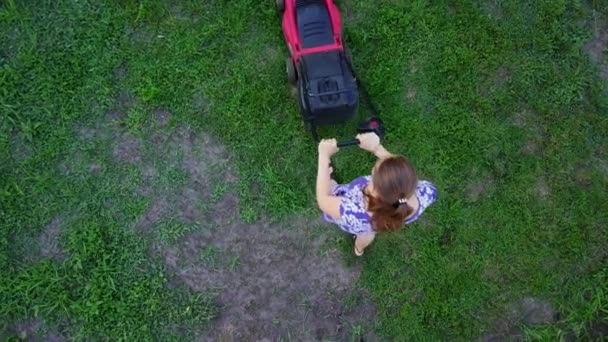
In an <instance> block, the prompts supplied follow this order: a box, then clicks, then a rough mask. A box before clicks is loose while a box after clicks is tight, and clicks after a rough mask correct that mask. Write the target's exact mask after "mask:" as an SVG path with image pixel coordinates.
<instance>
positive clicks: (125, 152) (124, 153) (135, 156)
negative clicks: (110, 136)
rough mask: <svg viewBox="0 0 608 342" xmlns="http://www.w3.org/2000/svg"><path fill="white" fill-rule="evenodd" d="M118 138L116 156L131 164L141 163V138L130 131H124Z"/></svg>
mask: <svg viewBox="0 0 608 342" xmlns="http://www.w3.org/2000/svg"><path fill="white" fill-rule="evenodd" d="M117 139H118V140H117V143H116V145H115V146H114V150H113V151H114V152H113V155H114V158H116V159H117V160H119V161H121V162H126V163H130V164H137V163H140V162H141V156H142V151H141V143H140V141H139V139H137V138H135V137H134V136H133V135H131V133H129V132H123V133H122V134H121V135H120V136H119V137H117Z"/></svg>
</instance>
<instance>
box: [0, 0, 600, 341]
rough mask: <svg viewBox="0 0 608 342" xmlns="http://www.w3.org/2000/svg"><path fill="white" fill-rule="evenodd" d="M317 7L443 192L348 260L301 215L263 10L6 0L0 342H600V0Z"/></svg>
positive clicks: (365, 167)
mask: <svg viewBox="0 0 608 342" xmlns="http://www.w3.org/2000/svg"><path fill="white" fill-rule="evenodd" d="M337 2H338V3H339V6H340V8H341V11H342V14H343V16H344V25H345V29H344V33H345V39H346V42H347V44H348V46H349V48H350V50H351V52H352V55H353V63H354V67H355V69H356V70H357V71H358V73H359V75H360V77H361V79H362V80H363V82H364V83H365V84H366V86H367V89H368V91H369V93H370V95H371V97H372V98H373V100H374V102H375V103H376V105H377V107H378V109H379V112H380V115H381V116H382V117H383V119H384V120H385V123H386V125H387V136H386V140H385V146H386V147H387V148H388V149H389V150H390V151H392V152H395V153H400V154H404V155H406V156H408V157H409V158H410V159H411V160H412V161H413V163H414V164H415V165H416V167H417V170H418V173H419V174H420V176H421V178H423V179H428V180H431V181H433V182H434V183H435V184H436V185H437V186H438V188H439V191H440V199H439V201H438V202H437V203H436V204H434V205H433V206H432V207H430V208H429V209H428V211H427V212H426V213H425V215H424V216H423V219H421V220H420V221H419V222H417V223H415V224H413V225H411V226H408V227H407V228H406V229H404V230H403V231H401V232H399V233H394V234H386V235H384V236H380V238H379V239H377V241H376V242H375V243H374V245H373V246H372V247H370V249H369V251H367V252H366V254H365V256H364V257H363V258H355V257H354V256H352V255H351V251H350V245H349V239H348V237H345V236H343V235H341V234H339V233H338V232H337V231H336V230H337V229H336V228H334V227H329V226H325V225H323V224H322V223H320V222H318V216H317V215H318V213H317V212H316V209H315V202H314V193H313V191H314V179H315V172H316V169H315V166H316V162H315V158H316V146H315V145H314V144H313V143H312V140H311V138H310V136H309V134H308V132H307V131H306V130H305V128H304V126H303V124H302V122H301V120H300V116H299V113H298V111H297V105H296V100H295V95H294V92H293V89H291V88H290V87H289V86H288V84H287V82H286V75H285V71H284V59H285V57H286V56H287V49H286V48H285V44H284V40H283V37H282V33H281V29H280V20H279V17H278V15H277V13H276V11H275V9H274V4H273V1H270V0H268V1H253V0H234V1H220V0H207V1H201V0H198V1H189V0H179V1H178V0H174V1H153V0H140V1H136V0H125V1H123V0H98V1H93V0H90V1H67V0H66V1H40V0H37V1H17V0H6V1H3V2H2V4H0V339H7V338H19V337H21V338H25V337H31V336H36V335H37V336H43V337H45V338H47V339H52V338H56V339H60V338H66V339H109V340H117V339H124V340H170V339H175V340H182V339H184V338H187V339H192V338H200V339H202V338H205V337H209V336H211V337H210V338H211V339H214V338H216V337H217V338H219V337H222V336H224V337H225V336H226V334H227V333H226V331H227V330H225V329H224V328H225V327H222V328H221V329H224V330H221V331H222V332H221V333H218V334H219V335H217V334H216V331H217V329H220V328H218V326H219V324H220V323H221V324H224V323H226V322H228V321H229V320H230V319H233V321H232V322H236V321H241V320H242V321H243V322H245V323H243V326H237V327H235V329H236V330H235V331H234V333H233V335H232V336H233V337H235V338H236V339H237V340H238V339H245V340H248V339H254V338H263V337H268V338H270V339H272V340H279V339H283V340H291V339H293V340H306V339H322V338H331V339H336V340H343V339H353V340H355V339H358V338H361V337H363V338H365V339H378V340H399V341H404V340H405V341H423V340H431V341H435V340H475V339H485V340H492V339H496V340H500V339H505V338H508V337H511V338H523V337H525V338H528V339H533V340H559V339H579V340H590V339H591V340H592V339H600V338H601V337H600V336H601V335H602V334H604V336H608V248H607V247H606V245H607V243H608V195H607V193H608V54H607V53H606V51H607V50H606V49H607V46H608V4H606V2H605V1H595V0H589V1H575V0H542V1H524V0H504V1H498V0H488V1H465V0H453V1H449V0H443V1H423V0H419V1H405V0H403V1H400V0H381V1H380V0H379V1H362V0H341V1H337ZM360 114H361V116H363V115H365V113H363V112H362V113H360ZM321 132H322V134H323V135H324V136H338V137H342V138H347V137H349V135H350V134H351V133H350V132H352V125H347V126H346V127H326V128H323V129H322V130H321ZM372 162H373V159H372V158H371V157H370V156H368V155H365V154H363V153H362V152H361V151H358V150H356V149H349V150H344V151H341V152H340V153H339V154H338V156H337V157H336V158H335V164H336V166H337V169H338V170H339V171H340V175H341V176H342V178H344V179H350V178H354V177H356V176H358V175H361V174H366V173H367V172H369V169H370V167H371V165H372ZM245 231H247V233H245ZM247 234H249V235H247ZM316 238H319V239H322V241H321V242H320V243H316V242H310V243H309V242H308V241H313V240H314V239H316ZM214 239H215V240H214ZM218 239H219V240H218ZM315 241H316V240H315ZM250 244H252V245H254V246H251V245H250ZM265 251H268V253H269V254H267V255H266V254H264V253H265ZM311 251H312V252H311ZM256 258H259V259H256ZM264 260H271V262H269V264H268V265H267V268H260V269H256V268H255V267H258V266H259V267H262V266H260V265H262V264H264ZM298 267H302V268H301V271H302V272H297V271H296V270H297V268H298ZM251 270H257V271H256V272H252V271H251ZM258 273H259V274H262V276H258V275H256V274H258ZM301 273H304V274H301ZM253 280H255V282H256V283H255V284H254V285H251V283H252V281H253ZM296 283H297V286H300V287H295V286H296V285H294V284H296ZM319 284H320V285H319ZM248 286H253V287H252V289H251V290H247V291H245V290H242V289H249V287H248ZM273 287H275V289H274V291H271V292H267V291H266V290H267V289H268V288H273ZM315 288H316V289H315ZM239 289H240V290H239ZM326 289H331V291H329V290H326ZM334 290H335V293H334ZM230 291H234V292H230ZM239 291H240V292H239ZM243 291H244V292H243ZM328 292H331V293H332V295H331V296H329V297H327V296H328V295H327V293H328ZM297 293H303V294H306V295H307V296H308V295H310V297H311V298H313V297H314V300H312V304H310V305H308V304H307V305H304V304H302V305H300V304H298V306H297V307H298V309H296V308H295V307H296V306H295V305H293V306H290V305H291V304H292V303H291V299H292V297H291V296H292V295H294V296H295V295H296V294H297ZM240 297H243V298H245V297H247V298H248V299H247V303H249V304H248V305H249V306H248V307H247V308H245V309H244V311H239V310H237V309H236V307H237V306H240V305H241V304H242V302H239V301H238V298H240ZM326 299H327V300H326ZM304 302H306V300H303V301H302V303H304ZM229 303H232V304H234V306H230V305H229ZM264 303H269V304H268V306H269V307H271V308H270V309H268V310H267V311H264V310H266V309H263V308H261V307H263V306H264V305H265V304H264ZM326 303H329V304H331V305H329V304H327V305H325V304H326ZM301 307H302V308H301ZM303 307H306V308H305V309H303ZM319 308H320V309H319ZM337 308H339V309H337ZM357 308H365V309H364V310H363V309H361V310H363V311H357V310H358V309H357ZM298 310H304V311H305V310H310V312H312V315H309V314H308V313H306V315H304V311H302V313H303V315H304V316H303V317H304V318H302V320H301V322H302V323H301V324H300V323H298V324H299V325H297V328H296V325H295V323H294V322H296V321H297V320H298V319H300V318H299V316H298V317H296V316H295V315H296V314H295V313H294V312H296V311H297V312H298V315H299V312H300V311H298ZM315 310H317V311H315ZM319 310H320V311H319ZM337 311H340V312H342V311H343V312H344V316H343V317H345V318H340V317H342V316H340V315H341V313H340V315H338V314H337V313H336V312H337ZM306 312H308V311H306ZM292 313H294V316H293V317H292V316H290V315H291V314H292ZM280 315H283V316H282V317H277V316H280ZM330 316H331V317H332V318H326V317H330ZM338 316H340V317H338ZM245 317H247V318H245ZM311 317H312V318H311ZM324 317H325V318H324ZM334 320H335V322H337V323H335V324H334ZM343 320H348V321H349V322H351V321H352V322H359V323H356V324H355V323H352V324H351V323H349V324H342V323H339V322H342V321H343ZM284 321H285V322H284ZM328 322H329V323H328ZM247 324H248V325H247ZM327 324H330V325H331V324H334V325H337V324H341V325H339V326H340V327H341V330H340V332H335V331H333V330H332V329H334V328H333V326H332V327H329V328H328V327H326V325H327ZM256 327H259V330H255V329H258V328H256ZM301 327H304V328H301ZM226 329H227V328H226ZM239 329H241V330H239ZM309 331H311V332H309ZM305 333H306V334H309V333H310V334H311V335H304V334H305ZM222 334H223V335H222ZM218 336H219V337H218ZM311 336H312V337H311Z"/></svg>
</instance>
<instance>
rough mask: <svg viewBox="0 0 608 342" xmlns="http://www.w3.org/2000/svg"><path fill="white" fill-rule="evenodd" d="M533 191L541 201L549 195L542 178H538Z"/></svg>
mask: <svg viewBox="0 0 608 342" xmlns="http://www.w3.org/2000/svg"><path fill="white" fill-rule="evenodd" d="M534 190H535V191H536V195H537V196H538V197H539V198H540V199H542V200H546V199H547V198H548V197H549V195H550V194H551V189H550V188H549V185H548V184H547V181H546V180H545V178H544V177H538V179H537V180H536V186H535V188H534Z"/></svg>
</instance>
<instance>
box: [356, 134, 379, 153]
mask: <svg viewBox="0 0 608 342" xmlns="http://www.w3.org/2000/svg"><path fill="white" fill-rule="evenodd" d="M357 139H359V147H361V148H362V149H364V150H366V151H369V152H371V153H375V152H376V151H377V150H378V147H379V146H380V137H378V135H376V133H363V134H357Z"/></svg>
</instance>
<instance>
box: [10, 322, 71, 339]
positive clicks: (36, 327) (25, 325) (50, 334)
mask: <svg viewBox="0 0 608 342" xmlns="http://www.w3.org/2000/svg"><path fill="white" fill-rule="evenodd" d="M10 337H16V338H17V339H19V340H22V341H48V342H62V341H65V340H66V339H65V337H63V336H62V335H61V334H59V333H58V332H56V331H55V330H52V329H48V328H47V327H46V325H45V324H44V322H43V321H41V320H39V319H28V320H22V321H19V322H16V323H14V324H12V325H11V326H10V327H9V331H7V332H5V333H3V332H1V331H0V340H5V339H7V340H8V338H10Z"/></svg>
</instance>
